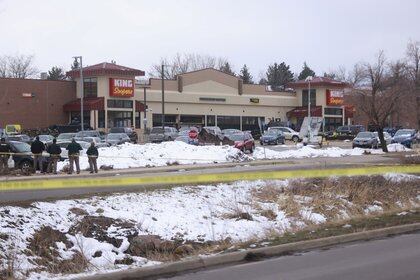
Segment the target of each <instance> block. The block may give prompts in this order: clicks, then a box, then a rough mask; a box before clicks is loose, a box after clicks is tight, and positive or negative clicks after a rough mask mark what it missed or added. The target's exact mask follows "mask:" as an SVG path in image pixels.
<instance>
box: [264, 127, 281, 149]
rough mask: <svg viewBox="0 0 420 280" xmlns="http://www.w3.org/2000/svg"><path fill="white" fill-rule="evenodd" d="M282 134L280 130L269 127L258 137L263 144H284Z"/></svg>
mask: <svg viewBox="0 0 420 280" xmlns="http://www.w3.org/2000/svg"><path fill="white" fill-rule="evenodd" d="M285 139H286V138H285V137H284V134H283V132H282V131H281V130H278V129H271V130H267V131H266V132H264V134H263V135H262V136H261V138H260V144H261V145H262V146H264V145H271V144H274V145H280V144H284V142H285Z"/></svg>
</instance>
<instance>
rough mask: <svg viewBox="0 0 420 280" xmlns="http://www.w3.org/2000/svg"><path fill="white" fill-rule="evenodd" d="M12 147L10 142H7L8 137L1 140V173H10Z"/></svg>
mask: <svg viewBox="0 0 420 280" xmlns="http://www.w3.org/2000/svg"><path fill="white" fill-rule="evenodd" d="M11 151H12V149H11V148H10V145H9V143H6V139H4V138H1V140H0V174H7V173H9V165H8V161H9V157H10V153H11Z"/></svg>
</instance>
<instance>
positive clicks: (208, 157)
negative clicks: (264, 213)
mask: <svg viewBox="0 0 420 280" xmlns="http://www.w3.org/2000/svg"><path fill="white" fill-rule="evenodd" d="M98 150H99V157H98V167H99V166H101V165H107V166H113V167H114V168H115V169H123V168H131V167H150V166H166V165H171V164H197V163H220V162H235V161H246V160H250V158H249V157H248V156H247V155H245V154H244V153H242V152H241V151H240V150H238V149H236V148H234V147H230V146H194V145H189V144H186V143H184V142H179V141H174V142H163V143H160V144H152V143H150V144H144V145H137V144H131V143H125V144H123V145H120V146H112V147H109V148H100V149H98ZM66 164H68V160H66V161H64V162H59V165H58V169H59V170H61V169H62V168H63V167H64V166H65V165H66ZM88 167H89V163H88V158H87V157H86V156H81V157H80V168H81V169H82V170H83V169H86V168H88Z"/></svg>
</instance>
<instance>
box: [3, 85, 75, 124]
mask: <svg viewBox="0 0 420 280" xmlns="http://www.w3.org/2000/svg"><path fill="white" fill-rule="evenodd" d="M24 93H26V94H32V97H24V96H23V94H24ZM74 99H76V83H75V82H73V81H48V80H33V79H8V78H5V79H4V78H0V127H2V128H4V127H5V125H6V124H20V125H21V126H22V128H23V129H35V128H45V127H48V126H50V125H52V124H67V123H68V116H67V114H66V113H65V112H64V111H63V105H64V104H65V103H67V102H69V101H72V100H74Z"/></svg>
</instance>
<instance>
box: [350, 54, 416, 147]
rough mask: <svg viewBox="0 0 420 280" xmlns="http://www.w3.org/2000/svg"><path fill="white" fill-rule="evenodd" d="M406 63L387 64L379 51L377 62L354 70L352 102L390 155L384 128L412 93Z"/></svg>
mask: <svg viewBox="0 0 420 280" xmlns="http://www.w3.org/2000/svg"><path fill="white" fill-rule="evenodd" d="M406 69H407V68H406V67H405V64H404V63H403V62H401V61H397V62H394V63H387V60H386V58H385V55H384V52H383V51H380V52H379V54H378V55H377V56H376V60H375V62H374V63H363V64H359V66H357V67H355V68H354V69H353V73H352V74H351V76H352V77H353V79H354V81H355V82H354V84H353V101H354V103H355V105H356V106H357V108H359V109H360V110H361V111H362V113H363V114H365V115H366V116H367V117H368V119H369V123H371V124H373V125H374V126H375V127H376V129H377V130H378V136H379V140H380V142H381V146H382V150H383V151H384V152H388V148H387V145H386V142H385V139H384V135H383V129H384V127H386V126H387V124H388V121H389V118H390V117H391V116H392V115H393V114H395V113H396V112H397V110H398V108H399V106H398V105H399V104H400V101H401V100H402V98H403V97H404V96H405V95H406V94H407V93H408V92H409V87H408V83H407V73H406Z"/></svg>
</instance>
